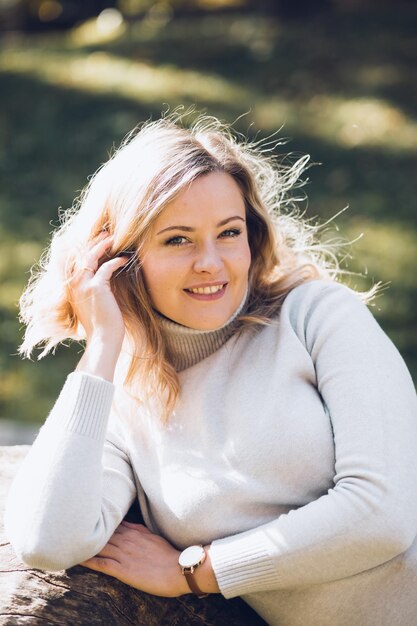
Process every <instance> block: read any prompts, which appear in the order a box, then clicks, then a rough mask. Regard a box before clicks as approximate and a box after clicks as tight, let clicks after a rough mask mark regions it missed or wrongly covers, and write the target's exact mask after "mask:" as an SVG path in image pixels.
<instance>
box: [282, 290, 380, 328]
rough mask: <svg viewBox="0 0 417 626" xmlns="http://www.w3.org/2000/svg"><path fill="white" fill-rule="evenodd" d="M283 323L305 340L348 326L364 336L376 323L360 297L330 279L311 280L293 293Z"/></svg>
mask: <svg viewBox="0 0 417 626" xmlns="http://www.w3.org/2000/svg"><path fill="white" fill-rule="evenodd" d="M280 319H281V321H284V319H286V320H288V321H289V323H290V324H291V326H292V327H293V329H294V330H296V332H297V333H300V334H301V335H302V336H303V337H306V336H307V335H311V333H313V334H317V333H322V332H323V330H325V329H330V330H332V329H333V330H334V329H336V328H341V327H347V326H351V327H355V328H356V332H359V331H361V332H362V331H363V330H364V329H366V328H367V327H369V326H373V325H374V324H375V323H376V322H375V319H374V317H373V315H372V313H371V312H370V311H369V309H368V307H367V306H366V304H365V302H364V298H363V297H362V294H361V293H359V292H356V291H354V290H353V289H351V288H350V287H347V286H346V285H343V284H342V283H339V282H337V281H335V280H331V279H317V280H310V281H307V282H305V283H303V284H301V285H298V286H297V287H295V288H294V289H292V291H290V293H289V294H288V295H287V297H286V299H285V301H284V303H283V305H282V310H281V313H280Z"/></svg>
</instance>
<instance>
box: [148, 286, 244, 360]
mask: <svg viewBox="0 0 417 626" xmlns="http://www.w3.org/2000/svg"><path fill="white" fill-rule="evenodd" d="M246 303H247V292H246V293H245V296H244V298H243V300H242V302H241V304H240V305H239V307H238V308H237V309H236V311H235V312H234V313H233V315H232V316H231V317H230V318H229V319H228V320H227V321H226V322H225V323H224V324H223V326H221V327H220V328H216V329H215V330H198V329H195V328H189V327H188V326H182V325H181V324H178V323H177V322H174V321H173V320H171V319H169V318H167V317H165V316H163V315H161V314H160V313H157V316H158V320H159V323H160V327H161V330H162V334H163V336H164V339H165V342H166V346H167V353H168V358H169V360H170V362H171V363H172V365H173V366H174V368H175V370H176V371H177V372H181V371H182V370H185V369H187V368H188V367H192V366H193V365H196V363H199V362H200V361H202V360H203V359H205V358H207V357H208V356H210V354H213V352H216V350H219V348H221V347H222V345H223V344H225V343H226V341H228V339H230V337H231V336H232V335H233V334H234V332H235V330H236V328H237V318H238V316H239V314H240V313H242V311H243V310H244V308H245V307H246Z"/></svg>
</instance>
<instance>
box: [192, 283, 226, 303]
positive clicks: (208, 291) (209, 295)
mask: <svg viewBox="0 0 417 626" xmlns="http://www.w3.org/2000/svg"><path fill="white" fill-rule="evenodd" d="M226 287H227V283H221V284H219V285H207V287H191V288H189V289H184V291H185V293H186V294H187V295H188V296H191V297H192V298H194V299H196V300H217V299H218V298H221V297H222V296H223V294H224V292H225V291H226Z"/></svg>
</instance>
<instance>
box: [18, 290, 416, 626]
mask: <svg viewBox="0 0 417 626" xmlns="http://www.w3.org/2000/svg"><path fill="white" fill-rule="evenodd" d="M234 323H235V321H234V320H232V321H231V322H230V324H232V325H233V324H234ZM164 332H166V333H167V335H169V341H170V343H171V348H173V347H175V346H180V345H181V346H183V347H182V348H181V350H182V351H183V354H185V355H187V354H188V353H190V354H191V356H192V358H191V361H190V362H187V361H181V360H179V361H178V364H177V365H178V368H179V369H182V371H180V373H179V378H180V385H181V393H180V397H179V399H178V401H177V404H176V406H175V411H174V412H173V414H172V415H171V417H170V421H169V424H168V426H167V427H163V426H162V425H161V423H160V422H159V421H158V420H157V419H155V415H154V414H153V411H152V407H150V408H149V409H148V411H145V410H144V409H140V410H139V409H138V410H133V411H132V407H131V404H129V402H126V404H125V405H124V403H123V393H122V392H121V391H120V390H118V393H117V394H116V400H115V402H114V403H113V410H112V408H111V407H112V398H113V386H112V385H111V384H110V383H108V382H106V381H104V380H102V379H99V378H96V377H93V376H90V375H87V374H83V373H81V372H76V373H73V374H70V376H69V377H68V380H67V382H66V383H65V385H64V388H63V390H62V392H61V394H60V396H59V398H58V400H57V402H56V404H55V407H54V408H53V410H52V412H51V414H50V416H49V417H48V419H47V421H46V423H45V425H44V426H43V428H42V429H41V431H40V434H39V436H38V438H37V440H36V442H35V443H34V445H33V447H32V449H31V451H30V453H29V455H28V457H27V459H26V461H25V463H24V465H23V467H22V469H21V471H20V473H19V475H18V477H17V478H16V480H15V482H14V485H13V487H12V490H11V493H10V496H9V500H8V505H7V513H6V529H7V532H8V535H9V537H10V540H11V542H12V544H13V545H14V547H15V550H16V552H17V553H18V554H19V555H20V556H21V558H22V559H23V560H24V561H26V562H27V563H28V564H29V565H31V566H32V567H38V568H41V569H61V568H66V567H70V566H71V565H74V564H76V563H79V562H80V561H82V560H84V559H86V558H88V557H90V556H92V555H93V554H96V553H97V552H99V551H100V549H101V548H102V547H103V546H104V545H105V544H106V542H107V541H108V539H109V538H110V536H111V535H112V533H113V532H114V529H115V528H116V527H117V525H118V524H119V523H120V521H121V520H122V519H123V517H124V515H125V513H126V512H127V510H128V508H129V506H130V504H131V503H132V501H133V500H134V499H135V498H136V497H139V502H140V505H141V509H142V513H143V516H144V519H145V522H146V524H147V526H148V527H149V528H150V529H151V530H152V531H153V532H156V533H159V534H161V535H163V536H164V537H166V538H167V539H168V540H169V541H170V542H171V543H172V544H173V545H175V546H176V547H177V548H179V549H181V548H185V547H186V546H188V545H191V544H193V543H203V544H209V543H211V551H210V552H211V558H212V563H213V568H214V571H215V574H216V577H217V581H218V584H219V587H220V589H221V592H222V594H223V595H224V596H225V597H226V598H231V597H233V596H237V595H240V596H242V597H243V599H244V600H245V601H246V602H248V603H249V604H250V605H251V606H252V607H253V608H254V609H255V610H256V611H257V612H258V613H259V614H260V615H261V616H262V617H263V618H264V619H265V620H266V621H267V622H268V623H269V624H271V625H273V626H278V625H280V626H301V625H302V626H306V625H308V626H352V624H355V626H415V624H416V623H417V543H416V542H415V541H414V538H415V537H416V535H417V498H416V485H417V405H416V397H415V391H414V387H413V385H412V382H411V379H410V376H409V374H408V372H407V369H406V367H405V365H404V363H403V361H402V359H401V357H400V356H399V354H398V352H397V350H396V349H395V348H394V346H393V345H392V343H391V342H390V341H389V339H388V338H387V337H386V335H385V334H384V333H383V331H382V330H381V329H380V328H379V326H378V325H377V323H376V322H375V320H374V319H373V317H372V315H371V314H370V313H369V311H368V310H367V309H366V307H365V306H364V305H363V304H361V302H360V301H359V299H358V298H357V296H356V295H354V294H353V293H352V292H351V291H349V290H348V289H347V288H345V287H343V286H341V285H338V284H335V283H331V282H329V281H312V282H310V283H306V284H304V285H302V286H300V287H297V288H296V289H294V290H293V291H292V292H291V293H290V294H289V295H288V296H287V298H286V299H285V301H284V303H283V305H282V307H281V309H280V312H279V314H278V315H277V318H276V320H274V322H273V323H272V324H271V325H269V326H266V327H259V328H257V329H256V330H253V329H252V330H251V329H248V330H245V331H243V332H242V333H239V334H236V333H235V332H232V335H231V336H230V337H229V336H228V333H229V325H227V327H226V329H221V330H220V331H216V332H214V334H211V333H207V334H204V339H203V340H202V339H201V335H200V334H199V333H197V335H195V334H194V333H193V332H192V331H191V332H190V331H187V330H184V329H183V328H182V327H179V328H178V327H177V325H174V326H171V324H170V323H169V322H167V324H166V325H165V331H164ZM219 332H220V335H221V336H222V338H219ZM184 337H185V339H184ZM196 337H198V338H197V339H196ZM194 342H196V344H195V345H194ZM181 359H182V357H181ZM190 363H193V364H192V365H190ZM187 365H188V366H187ZM109 416H110V420H109Z"/></svg>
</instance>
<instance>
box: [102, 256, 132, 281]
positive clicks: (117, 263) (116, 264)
mask: <svg viewBox="0 0 417 626" xmlns="http://www.w3.org/2000/svg"><path fill="white" fill-rule="evenodd" d="M128 261H129V258H128V257H123V256H118V257H116V258H115V259H110V261H106V262H105V263H103V264H102V265H100V267H99V268H98V270H97V271H96V273H95V274H94V277H95V278H96V279H97V280H100V281H106V282H107V281H109V280H110V278H111V277H112V276H113V274H114V272H116V271H117V270H122V268H123V267H124V266H125V265H126V264H127V263H128Z"/></svg>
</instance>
